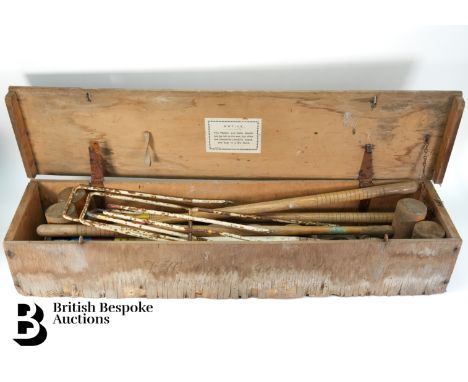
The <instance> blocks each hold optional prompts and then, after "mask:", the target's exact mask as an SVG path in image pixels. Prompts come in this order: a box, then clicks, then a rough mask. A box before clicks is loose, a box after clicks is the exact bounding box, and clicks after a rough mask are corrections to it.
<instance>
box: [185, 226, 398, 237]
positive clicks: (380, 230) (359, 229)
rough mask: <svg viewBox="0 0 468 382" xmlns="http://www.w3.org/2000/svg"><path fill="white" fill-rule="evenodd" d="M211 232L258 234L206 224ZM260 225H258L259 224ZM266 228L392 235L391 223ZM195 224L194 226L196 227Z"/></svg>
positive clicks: (281, 233)
mask: <svg viewBox="0 0 468 382" xmlns="http://www.w3.org/2000/svg"><path fill="white" fill-rule="evenodd" d="M207 227H208V228H209V229H210V230H211V231H212V232H210V233H209V234H210V235H218V234H219V233H221V232H228V233H235V234H239V235H242V236H251V235H258V233H257V232H248V231H239V230H236V229H232V228H228V227H221V226H217V225H209V226H207ZM259 227H260V226H259ZM261 227H262V228H267V229H268V230H269V231H270V233H269V235H277V236H301V235H302V236H303V235H370V236H384V235H385V234H387V235H392V234H393V229H392V226H391V225H372V226H334V227H329V226H302V225H293V224H290V225H261ZM196 228H197V226H196V225H195V226H194V229H196Z"/></svg>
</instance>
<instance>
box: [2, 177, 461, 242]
mask: <svg viewBox="0 0 468 382" xmlns="http://www.w3.org/2000/svg"><path fill="white" fill-rule="evenodd" d="M396 181H397V180H396ZM83 183H85V182H84V181H79V180H31V182H30V183H29V185H28V187H27V189H26V191H25V194H24V196H23V199H22V201H21V203H20V206H19V207H18V210H17V213H16V215H15V217H14V219H13V222H12V224H11V226H10V229H9V231H8V233H7V236H6V237H5V240H11V241H31V240H43V238H41V237H39V236H37V234H36V228H37V226H38V225H40V224H44V223H45V222H46V221H45V216H44V211H45V210H46V208H47V207H48V206H49V205H51V204H53V203H55V202H57V195H58V193H59V192H60V191H61V190H62V189H64V188H66V187H71V186H75V185H78V184H83ZM378 183H389V180H385V181H380V182H379V181H375V182H374V184H378ZM105 186H106V187H112V188H120V189H127V190H134V191H141V192H147V193H158V194H162V195H169V196H182V197H198V198H223V199H229V200H232V201H234V202H238V203H250V202H258V201H264V200H274V199H282V198H289V197H294V196H304V195H309V194H317V193H322V192H331V191H339V190H345V189H352V188H357V187H358V182H357V181H356V180H268V181H266V180H206V179H158V180H150V181H149V180H121V179H118V180H106V182H105ZM427 186H428V187H427V189H428V190H429V191H430V192H428V191H425V192H421V191H418V192H417V193H415V194H413V195H396V196H386V197H381V198H375V199H373V200H372V201H371V204H370V206H369V211H393V210H394V209H395V206H396V203H397V201H398V200H399V199H401V198H403V197H414V198H417V199H421V200H423V201H424V202H425V203H426V205H427V206H428V211H429V212H428V219H430V220H434V221H437V222H438V223H440V224H441V225H442V226H443V227H444V229H445V231H446V233H447V235H446V237H447V238H451V237H457V238H458V237H459V236H458V233H457V232H456V229H455V227H454V226H453V223H452V222H451V221H450V218H449V217H448V215H447V214H446V211H445V209H444V208H443V206H442V205H441V202H440V199H439V198H438V196H437V193H436V192H435V189H434V188H433V187H432V184H430V183H427ZM358 204H359V202H346V203H341V204H339V205H334V206H323V207H322V208H321V209H318V210H322V211H327V210H328V211H337V210H340V211H357V209H358Z"/></svg>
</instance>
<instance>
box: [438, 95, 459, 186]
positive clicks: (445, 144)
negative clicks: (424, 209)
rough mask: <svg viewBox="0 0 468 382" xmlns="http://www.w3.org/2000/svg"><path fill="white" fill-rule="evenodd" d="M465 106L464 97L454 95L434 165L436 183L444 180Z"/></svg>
mask: <svg viewBox="0 0 468 382" xmlns="http://www.w3.org/2000/svg"><path fill="white" fill-rule="evenodd" d="M464 108H465V101H464V100H463V97H462V96H455V97H453V101H452V104H451V106H450V111H449V113H448V119H447V126H446V127H445V132H444V136H443V137H442V142H441V143H440V149H439V154H438V155H437V159H436V162H435V166H434V175H433V180H434V183H437V184H441V183H442V181H443V180H444V175H445V171H446V170H447V166H448V162H449V159H450V154H451V153H452V149H453V145H454V143H455V138H456V136H457V131H458V127H459V126H460V122H461V118H462V115H463V109H464Z"/></svg>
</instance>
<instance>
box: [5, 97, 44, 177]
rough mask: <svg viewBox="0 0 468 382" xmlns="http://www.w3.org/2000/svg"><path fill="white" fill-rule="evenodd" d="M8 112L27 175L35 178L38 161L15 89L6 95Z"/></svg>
mask: <svg viewBox="0 0 468 382" xmlns="http://www.w3.org/2000/svg"><path fill="white" fill-rule="evenodd" d="M5 102H6V106H7V109H8V114H9V115H10V120H11V124H12V126H13V131H14V132H15V137H16V142H17V143H18V147H19V151H20V154H21V158H22V160H23V165H24V169H25V171H26V175H27V176H28V177H29V178H34V177H35V176H36V174H37V167H36V161H35V157H34V153H33V151H32V148H31V141H30V138H29V135H28V130H27V127H26V123H25V121H24V117H23V112H22V110H21V105H20V103H19V100H18V95H17V94H16V92H15V91H14V90H10V91H9V92H8V94H7V95H6V97H5Z"/></svg>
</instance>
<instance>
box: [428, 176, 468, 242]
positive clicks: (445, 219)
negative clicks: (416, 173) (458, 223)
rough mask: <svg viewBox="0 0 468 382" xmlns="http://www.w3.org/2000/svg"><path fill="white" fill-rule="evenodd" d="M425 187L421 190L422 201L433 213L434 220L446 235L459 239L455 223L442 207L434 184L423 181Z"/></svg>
mask: <svg viewBox="0 0 468 382" xmlns="http://www.w3.org/2000/svg"><path fill="white" fill-rule="evenodd" d="M424 184H425V187H424V190H423V195H422V197H423V201H424V202H425V203H426V204H427V206H428V209H429V211H430V212H431V213H432V214H433V215H434V218H435V220H437V221H438V222H439V223H440V224H441V225H442V227H443V228H444V230H445V232H446V237H449V238H456V239H460V241H461V238H460V235H459V234H458V231H457V229H456V228H455V225H454V224H453V222H452V219H451V218H450V215H449V213H448V212H447V210H446V209H445V207H444V204H443V202H442V200H441V199H440V197H439V194H437V191H436V189H435V187H434V185H433V184H432V183H431V182H425V183H424Z"/></svg>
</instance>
